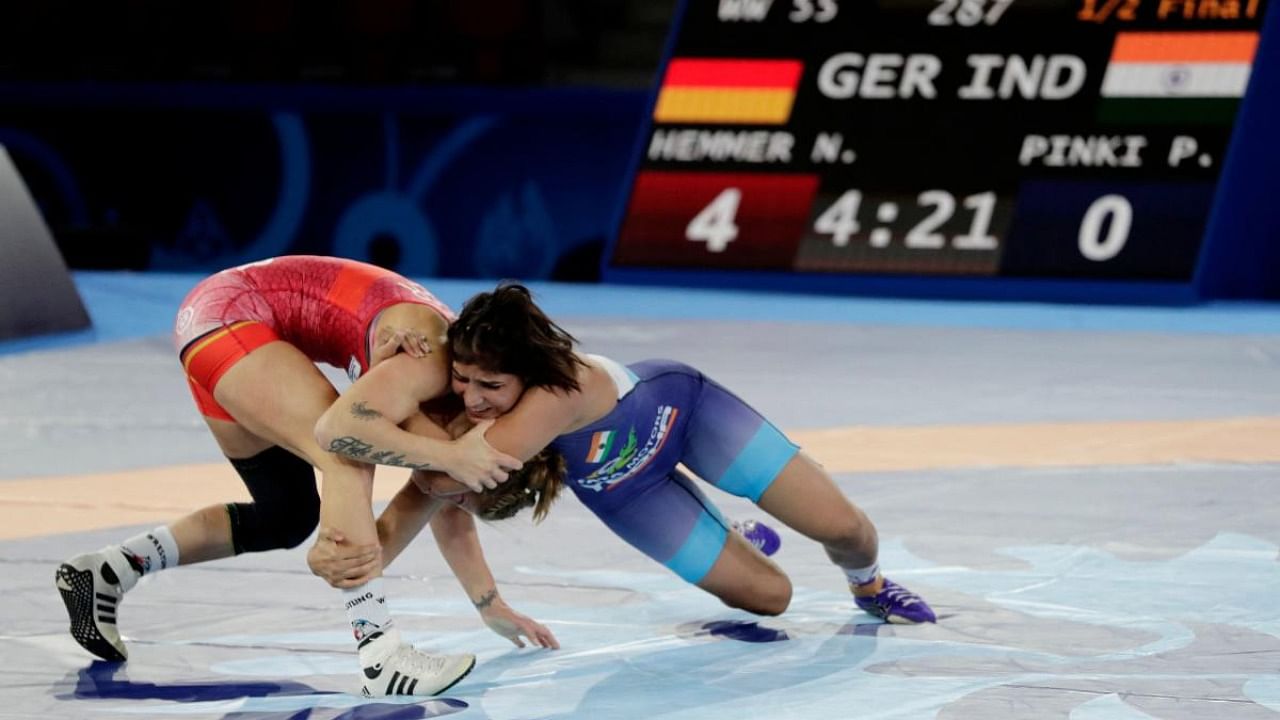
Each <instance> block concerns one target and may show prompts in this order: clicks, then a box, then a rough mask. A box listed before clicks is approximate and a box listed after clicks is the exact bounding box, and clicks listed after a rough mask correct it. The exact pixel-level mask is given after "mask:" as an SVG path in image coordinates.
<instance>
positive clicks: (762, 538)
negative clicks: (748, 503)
mask: <svg viewBox="0 0 1280 720" xmlns="http://www.w3.org/2000/svg"><path fill="white" fill-rule="evenodd" d="M733 529H734V531H735V532H737V533H738V534H739V535H741V536H742V537H744V538H746V539H747V542H749V543H751V544H752V545H754V546H755V548H756V549H757V550H759V551H760V552H762V553H764V554H765V556H766V557H768V556H769V555H772V554H774V553H776V552H778V548H780V547H782V538H781V537H779V536H778V533H777V532H776V531H774V529H773V528H771V527H769V526H768V525H765V524H764V523H762V522H758V521H756V520H743V521H742V522H740V523H739V522H735V523H734V524H733Z"/></svg>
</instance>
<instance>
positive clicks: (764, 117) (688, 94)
mask: <svg viewBox="0 0 1280 720" xmlns="http://www.w3.org/2000/svg"><path fill="white" fill-rule="evenodd" d="M803 71H804V63H802V62H800V61H799V60H756V59H739V58H714V59H712V58H672V60H671V62H670V63H669V64H668V65H667V73H666V75H665V77H663V80H662V88H661V89H660V90H659V92H658V103H657V106H656V107H655V108H654V110H653V119H654V120H656V121H657V122H660V123H714V124H726V125H728V124H741V125H781V124H784V123H786V122H787V120H788V119H789V118H790V117H791V106H792V105H793V104H794V103H795V99H796V87H797V86H798V85H799V84H800V75H801V73H802V72H803Z"/></svg>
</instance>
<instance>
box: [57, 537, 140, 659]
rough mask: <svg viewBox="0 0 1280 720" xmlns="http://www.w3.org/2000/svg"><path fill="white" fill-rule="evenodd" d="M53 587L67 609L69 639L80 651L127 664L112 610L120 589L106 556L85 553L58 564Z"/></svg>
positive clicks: (114, 609)
mask: <svg viewBox="0 0 1280 720" xmlns="http://www.w3.org/2000/svg"><path fill="white" fill-rule="evenodd" d="M54 584H55V585H56V586H57V588H58V592H59V593H60V594H61V595H62V604H64V605H66V606H67V617H69V618H70V619H71V637H72V638H74V639H75V641H76V642H78V643H80V647H82V648H84V649H85V650H88V651H89V652H91V653H93V654H94V655H97V656H98V657H100V658H102V659H103V660H108V661H111V662H123V661H125V660H127V659H128V658H129V651H128V650H127V649H125V646H124V641H123V640H121V639H120V630H119V629H118V628H116V610H117V608H119V606H120V600H121V599H122V598H124V589H123V588H121V586H120V579H119V577H118V576H117V575H116V572H115V570H112V569H111V565H110V564H108V563H107V557H106V555H104V554H103V553H102V552H101V551H99V552H92V553H85V554H84V555H77V556H75V557H73V558H71V559H70V560H68V561H66V562H64V563H62V565H60V566H59V567H58V570H57V572H56V573H54Z"/></svg>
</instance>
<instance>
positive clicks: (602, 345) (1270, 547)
mask: <svg viewBox="0 0 1280 720" xmlns="http://www.w3.org/2000/svg"><path fill="white" fill-rule="evenodd" d="M76 279H77V284H78V285H79V287H80V290H81V294H82V296H83V297H84V299H85V301H86V304H87V305H88V307H89V309H90V313H91V315H92V316H93V318H94V321H95V329H94V330H93V331H86V332H82V333H76V334H72V335H67V336H60V337H54V338H40V339H35V340H22V341H10V342H8V343H0V428H2V429H3V432H2V433H0V457H3V462H2V463H0V513H3V520H4V522H3V523H0V564H2V566H3V568H4V573H5V576H6V578H7V580H6V582H5V588H6V590H5V593H4V597H6V598H7V599H8V600H11V601H12V602H13V603H14V605H13V606H12V607H11V609H14V610H15V612H13V613H11V614H10V618H11V621H10V623H9V624H8V625H7V626H6V628H5V629H4V631H3V640H4V643H3V644H2V645H0V661H2V662H0V666H2V667H3V668H4V672H3V673H2V674H0V718H77V719H79V718H102V719H103V720H113V719H116V718H145V717H165V718H191V719H192V720H199V719H203V718H235V719H236V720H267V719H268V718H270V719H272V720H274V719H277V718H280V719H283V718H293V719H299V720H300V719H303V718H309V719H316V720H318V719H321V718H324V719H326V720H327V719H332V718H343V719H344V720H345V719H351V720H354V719H356V718H360V719H367V718H381V719H388V720H389V719H392V718H396V719H399V718H429V717H437V716H443V715H453V714H456V715H457V716H458V717H459V718H475V719H480V718H492V719H493V720H517V719H522V720H523V719H533V718H590V719H592V720H608V719H611V718H655V717H661V718H673V719H674V718H690V719H693V718H696V719H698V720H715V719H717V718H726V719H727V718H733V719H735V720H736V719H738V718H745V717H750V718H772V719H782V718H796V719H804V720H813V719H817V718H824V719H825V718H855V717H856V718H863V719H871V718H942V719H946V720H990V719H991V718H1010V719H1024V718H1025V719H1027V720H1030V719H1032V718H1034V719H1036V720H1045V719H1052V718H1064V719H1067V718H1069V719H1070V720H1146V719H1148V718H1161V719H1162V720H1181V719H1184V718H1211V719H1214V720H1219V719H1221V720H1228V719H1240V720H1252V719H1254V718H1259V719H1260V718H1274V717H1277V713H1280V564H1278V553H1277V549H1278V547H1280V505H1278V504H1277V502H1276V497H1277V487H1280V484H1278V483H1280V306H1276V305H1254V304H1250V305H1244V304H1240V305H1235V304H1214V305H1206V306H1201V307H1196V308H1182V309H1172V308H1165V309H1159V308H1157V309H1152V308H1116V307H1097V308H1081V307H1069V306H1041V305H1032V304H989V303H927V302H911V301H874V300H865V299H835V298H806V297H788V296H777V295H773V296H753V295H749V294H745V293H731V292H712V291H687V290H686V291H676V290H662V289H642V288H619V287H607V286H568V285H542V286H535V289H536V290H537V291H538V292H539V293H540V296H541V298H542V300H543V301H544V305H545V307H546V308H547V309H548V310H549V311H550V312H551V314H552V315H553V316H555V317H557V318H559V319H561V320H562V321H563V322H564V324H565V325H566V326H567V327H568V328H569V329H570V330H572V331H573V332H575V333H576V334H577V335H578V336H579V338H580V340H581V341H582V343H583V345H584V347H585V348H586V349H587V350H590V351H593V352H600V353H604V354H607V355H610V356H613V357H615V358H617V359H619V360H623V361H631V360H638V359H642V358H646V357H662V356H665V357H675V358H678V359H681V360H685V361H688V362H691V363H692V364H695V365H697V366H699V367H701V368H702V369H703V370H704V371H706V372H707V373H708V374H710V375H712V376H713V377H716V378H717V379H718V380H720V381H722V382H723V383H725V384H726V385H728V386H729V387H730V388H732V389H734V390H735V391H737V392H738V393H739V394H740V395H742V396H744V397H745V398H746V399H747V400H749V401H750V402H752V403H753V404H755V405H756V406H757V407H758V408H760V409H761V410H762V411H764V413H765V414H766V415H768V416H769V417H771V419H773V420H774V421H775V422H776V423H777V424H778V425H780V426H781V427H783V428H784V429H786V430H788V431H789V432H791V433H792V435H793V437H794V438H795V439H796V440H797V441H799V442H800V443H801V444H802V445H804V446H805V447H806V448H807V449H809V451H810V452H811V453H812V454H813V455H814V456H815V457H817V458H818V459H819V460H820V461H822V462H823V463H824V464H825V465H826V466H827V467H828V468H829V469H830V470H831V471H832V472H833V474H834V475H835V477H836V479H837V481H838V482H839V484H840V485H841V487H842V488H844V489H845V490H846V492H847V493H848V494H849V496H850V497H852V498H853V499H854V500H855V501H856V502H857V503H859V504H860V505H861V506H862V507H863V508H864V509H866V510H867V512H868V513H869V514H870V515H871V517H872V518H873V519H874V520H875V521H876V523H877V525H878V527H879V530H880V536H881V541H882V558H881V564H882V566H883V567H884V568H885V570H886V573H887V574H888V575H889V576H890V577H892V578H894V579H896V580H898V581H899V582H901V583H903V584H905V585H907V586H909V587H911V588H912V589H914V590H916V591H918V592H919V593H920V594H921V595H923V596H925V597H926V598H927V599H928V600H929V602H930V603H931V604H932V605H933V607H934V609H935V610H937V611H938V613H939V615H940V621H939V623H938V624H937V625H936V626H923V627H902V626H887V625H882V624H879V623H878V622H876V621H873V620H872V619H871V618H870V617H867V616H865V615H863V614H862V613H860V612H858V611H856V610H855V609H854V608H853V606H852V602H851V600H850V598H849V595H848V592H847V590H846V589H845V587H844V583H843V576H842V575H841V574H840V573H839V572H838V571H837V570H835V569H834V568H833V567H832V566H830V565H829V564H828V563H827V561H826V559H825V556H824V555H823V554H822V552H821V550H820V549H819V548H818V547H817V546H815V545H813V544H812V543H809V542H807V541H805V540H803V539H802V538H800V537H799V536H797V535H796V534H794V533H791V532H789V531H786V530H784V531H783V546H782V550H781V552H780V553H779V555H778V556H777V559H778V561H779V562H780V564H781V565H782V566H783V567H784V568H785V569H786V570H787V571H788V572H789V574H790V575H791V577H792V579H793V582H794V584H795V588H796V592H795V598H794V600H793V602H792V606H791V609H790V610H789V611H788V612H787V613H786V614H784V615H783V616H781V617H778V618H768V619H762V618H755V617H752V616H750V615H748V614H745V613H742V612H738V611H732V610H728V609H726V608H724V607H722V606H720V605H719V604H718V603H717V602H716V601H714V600H713V599H712V598H710V597H709V596H706V595H704V594H703V593H701V592H700V591H698V590H697V589H695V588H691V587H688V586H686V585H684V584H683V583H682V582H681V581H680V580H679V579H678V578H676V577H675V576H674V575H672V574H670V573H668V572H667V571H666V570H664V569H663V568H661V567H659V566H657V565H655V564H653V563H652V562H650V561H649V560H647V559H646V558H644V557H643V556H641V555H639V554H638V553H637V552H635V551H633V550H631V549H630V548H628V547H627V546H625V545H624V544H623V543H622V542H621V541H619V540H617V539H616V538H615V537H614V536H612V535H611V534H610V533H609V532H607V531H606V530H605V529H604V528H603V527H602V526H600V525H599V524H598V523H597V522H596V521H595V520H594V519H593V517H592V516H590V515H589V514H588V513H587V512H586V511H585V510H583V509H582V508H581V507H580V506H579V505H578V504H577V503H576V501H575V500H574V499H572V497H568V498H566V499H565V500H564V501H563V502H562V503H561V504H560V505H559V506H558V507H557V508H556V509H555V510H554V511H553V512H552V515H551V517H550V518H549V519H548V520H547V521H546V522H545V523H543V524H542V525H540V526H534V525H532V524H531V523H530V522H529V521H528V520H527V519H518V520H514V521H509V522H507V523H502V524H495V525H490V526H485V527H483V528H482V537H483V539H484V541H485V545H486V548H487V551H488V556H489V560H490V562H491V563H492V565H493V567H494V570H495V574H496V575H497V577H498V580H499V583H500V587H501V589H502V592H503V595H504V596H505V597H506V598H507V600H508V601H509V602H510V603H511V604H512V605H513V606H514V607H515V608H517V609H518V610H521V611H523V612H525V613H527V614H529V615H532V616H534V617H536V618H538V619H540V620H542V621H544V622H545V623H547V624H548V625H549V626H550V627H551V628H552V629H553V630H554V631H555V632H556V634H557V635H558V636H559V638H560V641H561V643H562V645H563V648H562V649H561V650H558V651H545V650H534V649H525V650H517V649H515V648H514V647H512V646H510V645H509V644H507V643H506V641H504V640H502V639H501V638H499V637H498V636H496V635H494V634H492V633H490V632H489V631H488V630H487V629H485V628H484V626H483V625H482V623H480V621H479V620H478V618H477V616H476V614H475V612H474V610H472V608H471V606H470V604H469V603H468V602H467V600H466V598H465V597H464V596H463V594H462V592H461V591H460V589H459V588H458V586H457V583H456V582H455V581H454V580H453V579H452V577H451V576H450V575H449V573H448V570H447V568H446V567H445V565H444V563H443V561H442V560H441V559H440V557H439V556H438V554H437V553H436V552H435V550H434V548H433V547H432V543H431V541H430V539H429V538H422V539H420V540H419V541H418V542H417V544H416V545H415V546H414V547H413V548H412V549H411V550H410V551H409V552H408V553H407V554H406V556H404V557H402V558H401V559H400V560H399V561H398V562H397V563H396V564H394V565H392V566H391V567H390V568H389V571H388V576H389V578H390V582H389V585H388V590H389V602H390V604H391V608H392V611H393V613H394V614H395V615H396V617H397V618H398V622H399V623H400V625H401V627H402V628H403V629H404V630H405V631H406V633H407V635H408V637H409V638H410V639H411V640H412V641H414V642H415V643H416V644H417V645H419V646H420V647H426V648H433V649H439V650H443V651H450V652H457V651H472V652H476V653H477V654H478V655H479V657H480V662H479V664H478V665H477V667H476V669H475V671H474V672H473V673H472V674H471V675H470V676H469V677H467V678H466V679H465V680H464V681H463V682H462V683H460V684H459V685H457V686H456V687H455V688H453V689H452V690H451V691H450V692H448V693H447V695H446V696H444V697H441V698H435V699H429V700H428V699H418V700H406V701H403V702H401V701H391V700H379V701H369V700H364V699H362V698H360V697H359V696H358V695H357V694H354V693H355V692H357V691H358V686H357V681H356V672H357V667H356V663H355V659H354V653H353V651H352V650H353V649H352V647H351V646H352V642H351V639H350V630H349V627H348V626H347V620H346V616H345V613H344V612H343V610H342V607H341V603H340V602H339V599H338V596H337V594H336V592H335V591H333V590H331V589H329V588H328V587H327V586H326V585H325V584H324V583H323V582H321V581H320V580H318V579H317V578H315V577H313V576H311V575H310V574H309V573H308V572H307V570H306V567H305V559H304V551H303V550H302V549H299V550H295V551H288V552H273V553H267V554H261V555H253V556H241V557H238V558H234V559H231V560H227V561H222V562H216V563H211V564H206V565H199V566H193V567H183V568H178V569H176V570H173V571H169V572H165V573H160V574H158V575H155V576H152V577H149V578H147V579H145V580H144V581H143V583H141V584H140V585H139V586H138V587H137V588H136V589H135V590H134V591H132V592H131V593H130V594H129V595H128V597H127V598H126V601H125V603H124V605H123V608H122V611H121V628H122V630H123V631H124V634H125V636H126V637H127V639H128V640H129V643H130V647H131V659H130V661H129V662H128V663H127V664H122V665H112V664H107V663H102V662H93V661H92V659H91V658H90V656H88V655H87V654H86V653H84V652H83V651H82V650H81V649H80V648H79V647H78V646H77V645H75V644H74V642H73V641H72V640H71V639H70V637H69V636H68V635H67V633H66V624H67V622H66V617H65V614H64V612H63V608H62V605H61V602H60V601H59V599H58V595H57V592H56V591H55V590H54V587H53V571H54V569H55V568H56V566H57V564H58V563H59V562H60V561H61V560H62V559H64V558H66V557H68V556H70V555H72V554H75V553H78V552H81V551H85V550H90V549H96V548H98V547H101V546H102V545H104V544H106V543H108V542H113V541H117V540H120V539H123V538H124V537H127V536H128V535H131V534H133V533H134V532H136V531H137V530H139V529H141V528H146V527H150V526H154V525H155V524H159V523H161V522H164V521H166V520H168V519H171V518H173V517H175V516H177V515H179V514H181V513H183V512H184V511H186V510H189V509H193V508H195V507H199V506H201V505H203V504H206V503H208V502H215V501H225V500H231V499H238V498H242V497H247V496H246V494H245V493H244V491H243V490H242V489H241V487H240V485H239V481H238V479H237V478H236V476H235V475H234V473H233V472H232V470H231V468H230V466H229V465H227V464H226V463H225V462H224V461H222V460H221V458H220V456H219V454H218V452H217V450H216V447H215V446H214V444H213V442H212V440H211V439H210V438H209V436H208V433H207V431H206V430H205V429H204V426H203V424H202V423H201V421H200V420H199V418H198V416H197V414H196V412H195V409H194V407H193V405H192V403H191V401H190V398H189V396H188V394H187V390H186V386H185V383H184V381H183V378H182V376H181V372H180V368H179V366H178V363H177V361H176V360H175V358H174V356H173V353H172V351H171V349H170V347H169V340H168V337H167V335H166V332H167V328H168V325H169V322H170V319H171V317H172V314H173V312H174V310H175V308H176V307H177V305H178V302H179V300H180V299H181V297H182V295H183V294H184V293H185V291H186V290H187V289H189V288H190V287H191V285H193V284H194V283H195V281H196V280H197V279H198V278H195V277H191V276H149V275H148V276H140V275H129V274H121V275H117V274H109V273H86V274H80V275H78V276H77V278H76ZM427 286H428V287H429V288H431V289H433V290H434V291H438V293H439V294H440V295H441V297H443V298H444V299H445V300H446V301H448V302H450V303H451V304H453V305H455V306H458V305H460V304H461V302H462V301H463V300H465V299H466V297H468V296H469V295H470V294H471V293H472V292H475V291H478V290H480V289H484V288H486V287H488V285H487V284H483V283H474V282H470V283H469V282H456V281H455V282H433V281H428V282H427ZM334 377H335V378H336V377H337V375H336V374H335V375H334ZM402 478H403V475H401V474H397V473H395V472H389V473H387V475H386V477H384V478H383V479H382V480H381V481H380V482H379V490H378V492H379V496H380V497H382V498H384V499H385V498H386V497H389V495H390V493H391V492H392V491H393V489H394V488H395V487H396V485H397V484H398V482H399V481H400V480H401V479H402ZM709 492H710V493H711V494H712V496H713V497H714V498H715V499H717V501H722V507H723V508H725V510H726V511H727V512H728V514H730V515H732V516H736V517H750V516H752V514H753V513H752V511H753V510H754V508H752V507H751V506H750V505H749V504H746V503H745V502H743V501H741V500H738V499H737V498H731V497H727V496H724V495H723V494H719V493H717V492H716V491H714V490H710V491H709Z"/></svg>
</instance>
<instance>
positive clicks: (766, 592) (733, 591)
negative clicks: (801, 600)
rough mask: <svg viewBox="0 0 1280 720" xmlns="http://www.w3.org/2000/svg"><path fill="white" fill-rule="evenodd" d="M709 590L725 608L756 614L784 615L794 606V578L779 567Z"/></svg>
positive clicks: (745, 576)
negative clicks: (788, 608)
mask: <svg viewBox="0 0 1280 720" xmlns="http://www.w3.org/2000/svg"><path fill="white" fill-rule="evenodd" d="M707 589H708V590H711V592H712V593H714V594H715V595H716V596H717V597H719V598H720V600H721V602H723V603H724V604H725V605H728V606H729V607H731V608H736V609H738V610H746V611H747V612H750V613H755V614H756V615H781V614H782V613H783V612H786V609H787V607H788V606H790V605H791V579H790V578H788V577H787V576H786V574H785V573H783V572H782V571H781V570H779V569H777V568H776V567H775V568H770V569H769V570H768V571H766V572H757V573H752V574H750V575H744V576H743V577H741V578H739V579H738V581H737V582H733V583H731V584H727V585H724V586H722V587H716V588H707Z"/></svg>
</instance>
